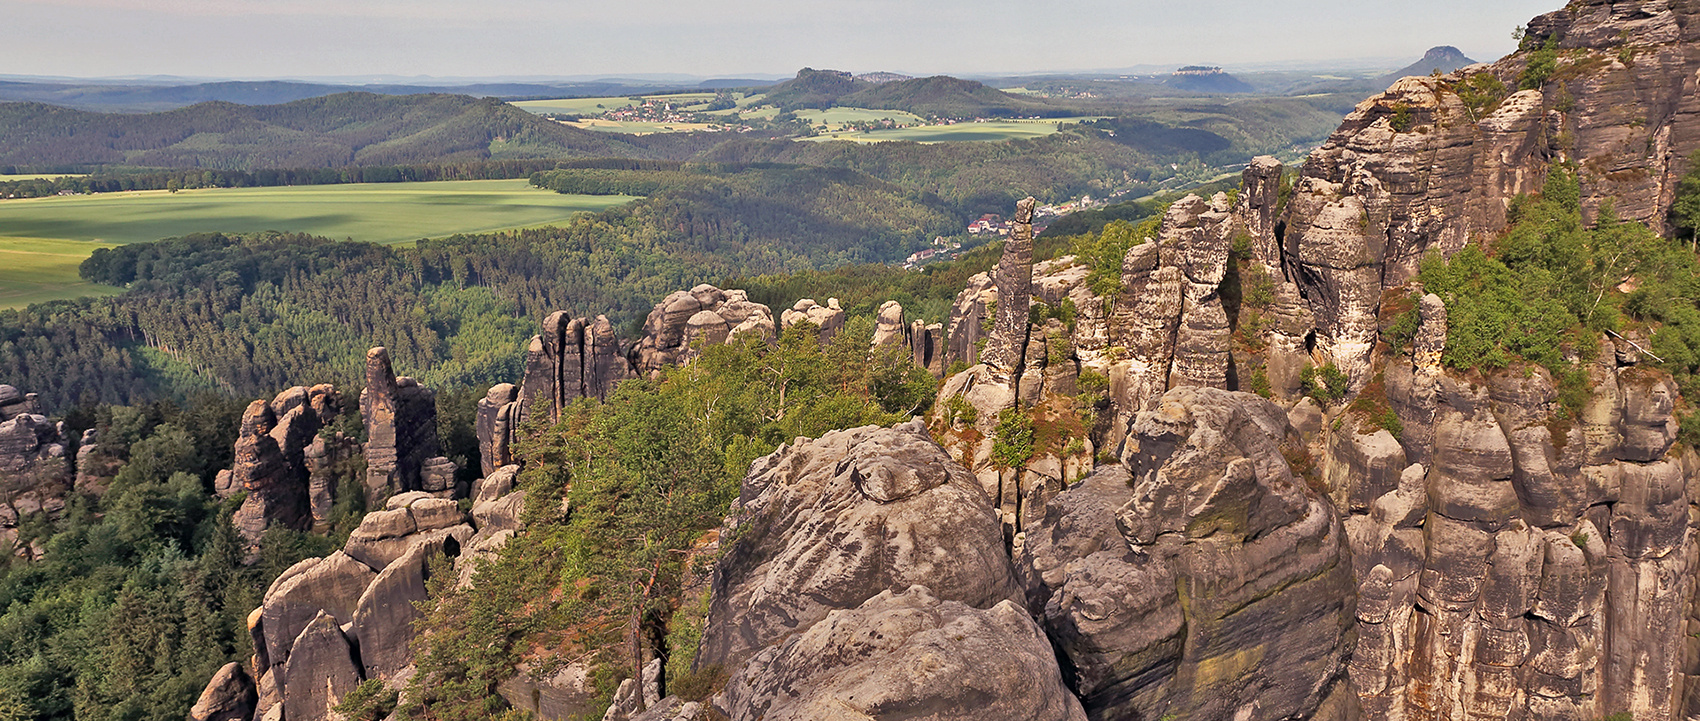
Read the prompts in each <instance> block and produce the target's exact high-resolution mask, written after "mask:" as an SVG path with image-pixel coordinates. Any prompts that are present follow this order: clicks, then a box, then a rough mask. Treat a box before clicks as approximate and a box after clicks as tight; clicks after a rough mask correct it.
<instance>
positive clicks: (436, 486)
mask: <svg viewBox="0 0 1700 721" xmlns="http://www.w3.org/2000/svg"><path fill="white" fill-rule="evenodd" d="M360 416H361V418H363V419H365V421H366V446H365V455H366V498H367V503H368V504H369V505H376V504H377V503H378V502H380V501H381V500H382V499H383V498H384V497H385V496H387V495H390V494H396V493H406V492H408V491H426V492H430V493H439V494H443V495H449V494H451V493H454V492H455V490H456V489H455V488H454V487H453V486H452V485H451V484H452V482H453V470H452V466H451V467H450V468H449V472H448V474H447V477H445V474H444V473H443V466H444V464H446V463H448V461H447V459H444V458H442V457H441V456H438V455H437V453H438V445H437V395H436V394H435V393H433V392H431V389H429V388H426V387H425V386H422V385H419V382H418V381H416V380H414V379H413V378H410V377H408V376H401V377H397V376H396V374H395V370H394V369H393V368H391V366H390V353H389V351H388V350H385V349H383V348H373V349H372V350H370V351H367V353H366V388H365V390H362V391H360Z"/></svg>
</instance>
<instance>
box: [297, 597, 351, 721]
mask: <svg viewBox="0 0 1700 721" xmlns="http://www.w3.org/2000/svg"><path fill="white" fill-rule="evenodd" d="M340 626H341V623H340V622H339V621H338V620H337V619H336V617H334V616H332V615H330V614H328V613H325V612H323V611H321V612H319V614H318V615H317V616H315V617H314V618H313V619H312V620H311V621H309V622H308V623H307V626H306V628H304V629H303V630H302V631H301V635H300V636H299V637H297V638H296V639H295V644H294V646H293V647H292V648H291V649H290V653H289V662H288V663H287V664H286V665H285V669H286V670H285V672H284V678H286V679H287V680H288V681H289V685H288V686H287V692H286V693H285V694H284V695H283V703H282V704H281V705H282V707H283V716H284V718H286V719H289V721H330V720H331V719H336V718H340V716H338V715H337V714H336V712H335V711H332V710H331V709H332V707H334V706H336V705H337V703H338V702H340V701H341V700H342V697H343V696H346V695H348V692H349V691H353V690H354V687H355V686H358V685H360V682H361V680H362V679H361V677H360V666H359V665H358V664H357V662H356V661H355V658H354V654H355V652H354V647H353V646H352V645H350V644H349V641H348V638H347V637H346V636H343V635H342V629H341V628H340Z"/></svg>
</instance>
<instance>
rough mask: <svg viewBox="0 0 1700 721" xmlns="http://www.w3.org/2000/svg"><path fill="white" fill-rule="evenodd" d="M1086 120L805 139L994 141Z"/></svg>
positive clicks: (966, 125)
mask: <svg viewBox="0 0 1700 721" xmlns="http://www.w3.org/2000/svg"><path fill="white" fill-rule="evenodd" d="M1087 119H1089V118H1047V119H1044V120H990V121H986V122H983V123H957V124H955V125H923V126H920V127H914V128H895V129H892V130H871V131H868V132H865V133H864V132H859V131H846V132H834V133H826V134H823V135H817V136H815V137H812V138H808V140H812V141H815V142H823V141H828V140H850V141H855V142H858V143H878V142H884V141H890V140H912V141H915V142H917V143H962V142H997V141H1002V140H1015V139H1018V138H1038V137H1043V136H1046V135H1050V134H1052V133H1055V132H1057V124H1058V123H1078V122H1080V121H1081V120H1087Z"/></svg>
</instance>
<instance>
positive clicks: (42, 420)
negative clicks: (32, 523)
mask: <svg viewBox="0 0 1700 721" xmlns="http://www.w3.org/2000/svg"><path fill="white" fill-rule="evenodd" d="M38 411H39V407H38V403H37V402H36V396H35V394H34V393H31V394H28V395H25V394H23V393H21V392H19V391H18V389H16V388H13V387H12V386H8V385H0V544H3V545H7V546H9V545H11V544H12V543H13V542H14V541H15V540H16V538H17V526H18V520H19V519H20V518H21V517H22V516H25V515H28V514H31V513H37V512H41V511H46V512H49V513H58V512H59V511H60V510H61V509H63V508H64V507H65V496H66V495H67V494H69V493H70V491H71V487H72V482H73V481H74V480H75V478H76V476H75V474H74V472H73V468H72V464H71V456H70V453H69V450H68V444H67V443H66V439H65V430H64V424H63V423H49V422H48V420H47V417H46V416H42V415H40V414H39V412H38ZM17 550H18V551H19V552H25V553H27V552H28V549H17Z"/></svg>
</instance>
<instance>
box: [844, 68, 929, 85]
mask: <svg viewBox="0 0 1700 721" xmlns="http://www.w3.org/2000/svg"><path fill="white" fill-rule="evenodd" d="M855 78H856V79H857V80H860V81H862V82H864V83H874V84H876V85H878V84H880V83H894V82H897V81H899V80H914V79H915V76H913V75H904V74H902V73H888V72H885V71H880V72H877V73H862V74H861V75H857V76H855Z"/></svg>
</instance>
